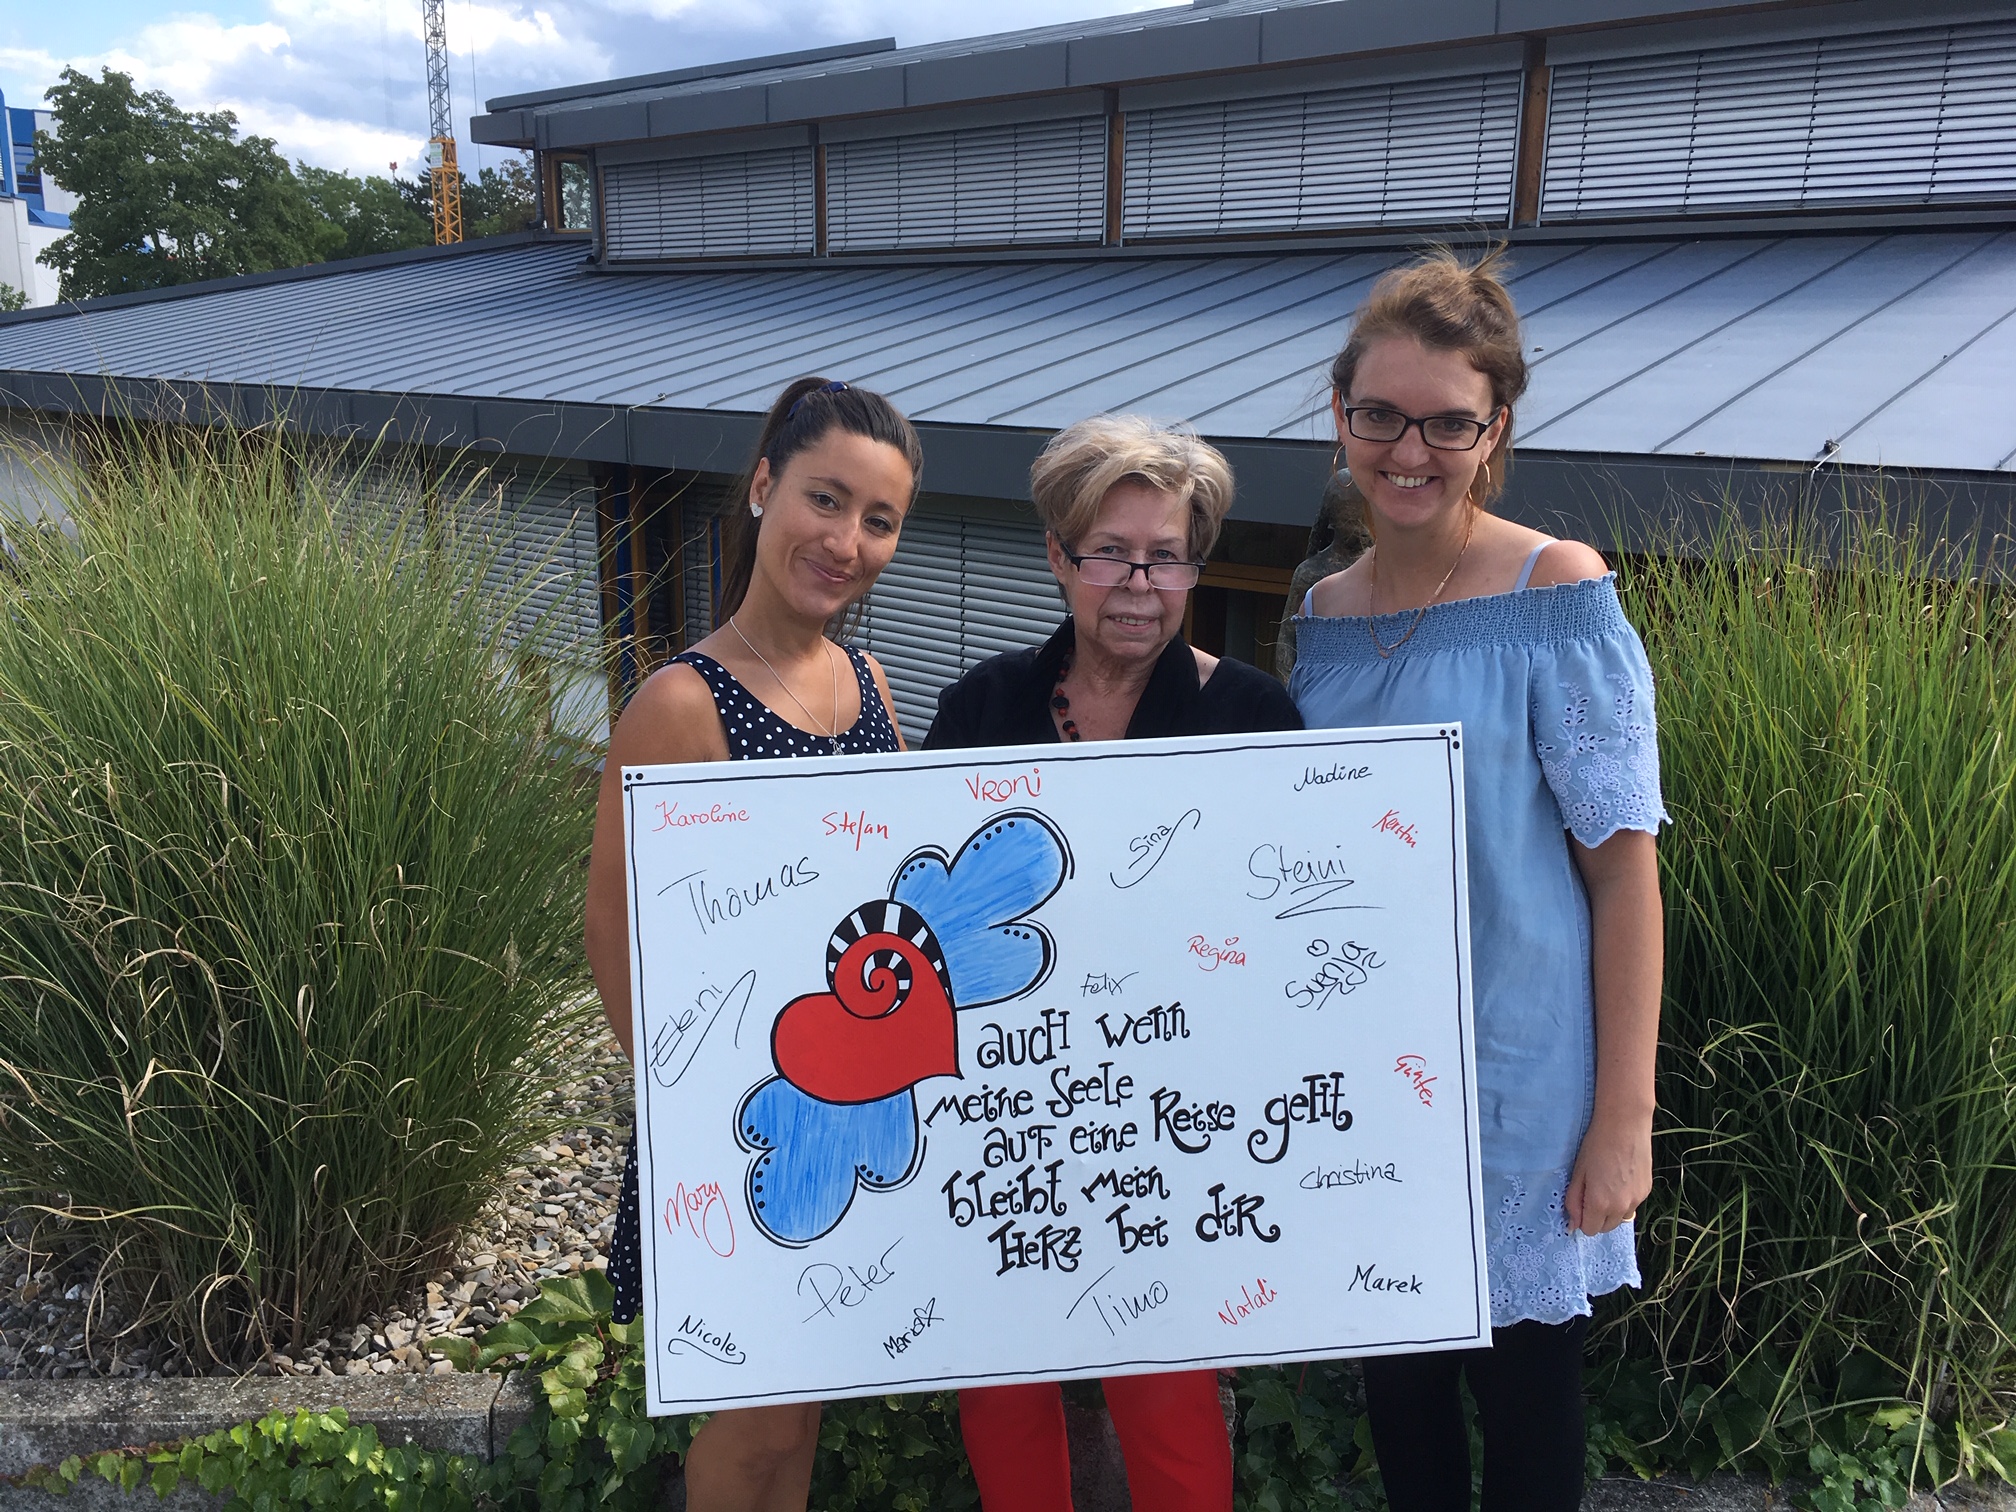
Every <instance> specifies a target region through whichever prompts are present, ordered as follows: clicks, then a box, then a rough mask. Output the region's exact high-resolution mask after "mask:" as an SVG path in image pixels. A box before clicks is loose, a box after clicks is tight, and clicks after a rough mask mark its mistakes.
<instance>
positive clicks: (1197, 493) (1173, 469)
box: [1029, 415, 1232, 560]
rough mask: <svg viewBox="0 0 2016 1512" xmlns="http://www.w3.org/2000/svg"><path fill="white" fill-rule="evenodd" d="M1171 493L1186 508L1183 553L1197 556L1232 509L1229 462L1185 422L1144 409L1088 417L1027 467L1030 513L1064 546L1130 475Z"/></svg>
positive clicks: (1087, 525)
mask: <svg viewBox="0 0 2016 1512" xmlns="http://www.w3.org/2000/svg"><path fill="white" fill-rule="evenodd" d="M1130 479H1131V480H1133V481H1136V482H1140V483H1145V484H1147V485H1148V486H1149V487H1150V488H1159V489H1161V490H1162V491H1163V492H1165V493H1172V494H1174V495H1176V497H1177V498H1178V499H1180V500H1182V501H1183V502H1184V503H1185V504H1187V505H1189V507H1190V530H1189V540H1190V554H1191V555H1192V556H1193V557H1196V558H1198V559H1199V560H1202V559H1203V558H1204V557H1206V556H1208V555H1210V552H1211V548H1212V546H1213V545H1215V544H1216V543H1217V540H1218V531H1219V528H1220V527H1221V526H1223V525H1224V523H1225V516H1226V515H1227V514H1228V513H1230V512H1231V509H1232V465H1231V464H1230V463H1229V462H1227V461H1226V460H1225V458H1224V455H1223V454H1222V453H1221V452H1219V450H1218V449H1217V448H1216V447H1215V446H1210V445H1207V444H1206V443H1204V442H1202V441H1200V440H1198V439H1197V434H1196V432H1195V431H1193V430H1191V429H1190V428H1189V427H1188V426H1187V425H1161V424H1158V423H1157V422H1155V421H1153V420H1150V419H1148V418H1147V417H1146V416H1143V415H1093V416H1092V417H1091V418H1090V419H1086V420H1080V421H1079V422H1078V423H1077V424H1076V425H1067V426H1066V427H1065V428H1064V429H1063V430H1061V431H1059V432H1057V434H1056V435H1054V436H1052V437H1051V438H1050V444H1049V445H1048V446H1046V447H1044V448H1043V453H1042V455H1041V456H1039V457H1037V459H1036V461H1035V464H1034V465H1033V466H1031V467H1030V469H1029V495H1030V497H1031V498H1032V499H1033V500H1035V503H1036V514H1037V517H1038V518H1039V519H1041V520H1042V522H1043V527H1044V529H1046V530H1048V531H1049V532H1050V533H1051V534H1052V535H1054V536H1055V537H1057V539H1058V540H1060V541H1062V542H1064V543H1065V545H1067V546H1069V545H1071V544H1073V543H1075V542H1076V541H1077V540H1078V539H1079V537H1081V536H1082V535H1084V533H1085V532H1086V531H1088V530H1090V529H1091V528H1092V522H1093V521H1094V520H1096V519H1097V518H1098V516H1099V506H1100V505H1101V504H1103V503H1105V501H1106V495H1107V494H1109V493H1111V492H1112V491H1113V488H1114V486H1115V485H1116V484H1119V483H1125V482H1127V481H1129V480H1130Z"/></svg>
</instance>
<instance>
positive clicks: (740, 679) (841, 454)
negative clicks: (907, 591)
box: [587, 378, 924, 1512]
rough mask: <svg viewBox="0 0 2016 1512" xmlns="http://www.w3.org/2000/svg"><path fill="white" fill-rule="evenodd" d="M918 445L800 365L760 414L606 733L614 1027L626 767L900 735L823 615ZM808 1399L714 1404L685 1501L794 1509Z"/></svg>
mask: <svg viewBox="0 0 2016 1512" xmlns="http://www.w3.org/2000/svg"><path fill="white" fill-rule="evenodd" d="M923 465H924V457H923V450H922V448H921V447H920V446H919V445H918V441H917V433H916V432H915V431H914V430H912V429H911V427H910V422H909V421H908V420H906V419H904V418H903V416H902V415H901V414H899V413H897V411H896V408H895V406H893V405H892V404H890V403H889V401H888V400H886V399H884V398H883V397H882V396H881V395H879V394H871V393H869V392H868V391H867V390H865V389H857V388H850V387H849V386H848V385H846V384H845V383H831V382H828V381H827V380H825V379H823V378H801V379H799V380H798V381H797V382H796V383H793V384H792V385H791V386H790V387H789V388H787V389H785V390H784V392H783V393H782V394H780V395H779V396H778V398H777V402H776V403H775V404H774V405H772V406H771V408H770V413H769V415H768V416H767V417H766V418H765V420H764V422H763V431H762V436H761V438H760V440H759V441H758V443H757V447H756V456H755V459H754V461H753V462H752V463H751V465H750V470H749V472H748V474H747V475H746V476H745V477H744V478H743V479H742V480H741V481H740V482H739V483H738V484H737V486H736V487H735V488H734V489H733V490H731V491H730V493H729V495H728V501H727V505H726V509H725V519H724V521H723V528H722V532H721V539H722V563H721V596H720V601H719V603H718V604H717V606H716V621H717V623H716V628H715V631H714V633H713V634H712V635H710V636H708V637H707V638H706V639H705V640H703V641H701V642H700V643H699V644H698V645H697V646H694V647H693V648H692V649H691V650H689V651H687V652H685V653H683V654H682V655H680V656H677V657H675V658H673V660H672V661H671V662H669V663H668V664H667V665H666V666H664V667H662V668H660V669H659V670H658V671H657V672H655V673H653V674H652V675H651V676H650V677H649V678H647V679H646V680H645V682H644V684H643V686H641V687H640V688H638V690H637V692H636V694H635V696H633V697H632V698H631V700H630V703H629V705H628V706H627V707H626V708H625V709H624V710H623V714H622V717H621V718H620V719H619V720H618V721H617V724H616V728H615V730H614V731H613V732H612V733H611V735H610V740H609V756H608V760H607V762H606V764H605V765H604V767H603V770H602V787H601V793H600V796H599V799H598V801H597V806H596V811H595V846H594V851H593V854H592V856H591V858H590V861H589V865H588V915H587V948H588V961H589V965H590V966H591V967H592V968H593V970H594V973H595V986H596V990H597V991H598V992H599V993H600V994H601V997H602V1010H603V1012H604V1013H605V1014H606V1015H607V1016H608V1019H609V1027H610V1029H611V1030H612V1031H613V1032H614V1033H615V1035H616V1038H617V1040H618V1042H619V1043H620V1044H621V1045H622V1046H623V1053H624V1054H625V1055H631V1056H633V1057H634V1054H635V1047H634V1046H633V1045H632V1044H631V1043H630V952H629V946H628V944H627V942H626V939H625V927H626V919H627V907H626V904H625V900H624V889H623V873H624V858H623V828H622V815H623V793H622V774H623V768H624V767H626V766H650V765H657V764H660V763H666V762H678V761H741V760H749V759H752V758H756V757H779V756H824V755H828V754H839V753H849V754H855V753H861V752H868V751H897V750H901V749H902V748H903V740H902V735H901V733H900V732H899V730H898V729H897V725H896V716H895V713H894V711H893V709H892V707H891V701H890V697H889V684H888V679H887V678H885V677H884V676H883V674H882V669H881V667H879V666H878V665H876V663H875V659H874V658H873V657H871V656H868V655H867V654H865V653H864V652H861V651H858V650H856V649H855V648H853V647H852V646H840V645H836V644H835V643H834V642H833V641H832V640H831V639H829V638H828V635H827V628H828V627H829V626H830V625H832V624H833V623H834V622H835V620H836V619H838V618H839V617H840V616H841V615H842V614H843V613H844V612H845V611H846V610H848V609H849V608H851V607H852V606H853V605H855V604H857V603H858V602H860V600H861V599H862V598H863V597H865V596H866V594H867V593H868V590H869V589H871V588H873V587H874V586H875V579H876V578H877V576H879V575H880V573H881V571H882V569H883V568H884V567H886V566H888V565H889V558H890V557H891V556H892V555H894V554H895V551H896V541H897V538H898V536H899V535H900V534H901V533H902V529H903V520H904V517H905V516H906V515H907V514H908V513H909V510H910V505H911V503H912V502H913V501H914V500H915V499H916V497H917V487H918V482H919V480H920V478H921V476H922V473H923ZM632 1156H633V1160H632V1164H631V1165H630V1166H629V1167H628V1168H626V1170H625V1171H624V1176H623V1188H622V1195H621V1197H620V1198H619V1199H618V1207H617V1215H616V1235H615V1239H614V1242H613V1243H612V1245H611V1247H610V1255H609V1279H610V1281H611V1282H612V1283H613V1285H614V1286H615V1288H616V1318H617V1320H618V1321H619V1322H627V1321H628V1320H630V1319H631V1318H634V1317H635V1316H636V1315H637V1312H638V1310H639V1303H640V1295H641V1281H642V1278H641V1276H640V1275H639V1237H640V1236H639V1233H638V1211H637V1176H636V1170H635V1165H634V1156H635V1140H634V1138H633V1140H632ZM818 1440H819V1404H818V1403H816V1402H810V1403H801V1404H794V1405H791V1406H782V1407H744V1408H738V1409H735V1410H732V1411H726V1412H717V1413H715V1414H714V1415H713V1416H712V1417H710V1418H709V1419H708V1420H707V1423H706V1425H705V1426H704V1427H702V1428H701V1430H700V1432H699V1433H698V1434H697V1435H696V1436H695V1437H694V1440H693V1446H692V1449H691V1450H690V1451H689V1452H688V1454H687V1456H686V1505H687V1506H688V1507H690V1508H692V1509H693V1512H803V1509H804V1507H805V1499H806V1496H807V1494H808V1491H809V1488H810V1485H811V1479H812V1457H813V1453H814V1451H815V1450H816V1449H817V1447H818Z"/></svg>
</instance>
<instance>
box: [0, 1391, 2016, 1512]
mask: <svg viewBox="0 0 2016 1512" xmlns="http://www.w3.org/2000/svg"><path fill="white" fill-rule="evenodd" d="M538 1394H539V1388H538V1386H537V1385H536V1384H535V1383H534V1382H533V1381H532V1380H530V1379H529V1378H528V1377H525V1376H513V1377H511V1378H510V1379H509V1380H508V1381H506V1380H503V1379H501V1378H500V1377H497V1376H491V1375H439V1376H437V1375H404V1374H401V1375H390V1376H339V1377H333V1378H332V1377H327V1376H244V1377H238V1378H235V1379H230V1380H174V1381H88V1380H87V1381H0V1476H10V1475H19V1474H21V1473H22V1472H23V1471H25V1470H28V1469H30V1468H32V1467H33V1466H36V1465H54V1464H57V1463H59V1462H60V1461H62V1460H64V1459H66V1458H68V1457H69V1456H70V1455H73V1454H91V1453H96V1452H98V1451H101V1450H105V1449H117V1448H122V1447H126V1446H137V1445H144V1444H156V1443H163V1442H167V1441H170V1440H174V1439H186V1438H193V1437H195V1436H197V1435H199V1434H204V1433H212V1432H215V1431H216V1430H218V1429H220V1428H230V1427H234V1426H236V1425H237V1424H239V1423H244V1422H250V1421H252V1420H254V1419H257V1418H260V1417H264V1416H265V1415H266V1414H267V1413H269V1412H276V1411H282V1412H293V1411H296V1410H299V1409H306V1410H308V1411H311V1412H326V1411H328V1410H329V1409H330V1408H332V1407H341V1408H342V1409H343V1410H344V1411H345V1412H347V1413H348V1414H349V1415H350V1421H351V1422H353V1423H369V1424H371V1425H372V1426H373V1427H375V1428H376V1429H377V1430H378V1436H379V1437H380V1438H381V1439H383V1440H384V1441H385V1442H386V1443H388V1444H418V1445H420V1446H421V1447H422V1448H424V1449H431V1450H434V1451H436V1452H437V1453H446V1454H461V1455H467V1456H470V1457H472V1458H478V1459H490V1458H493V1457H494V1456H495V1455H496V1453H497V1451H498V1450H499V1449H501V1448H502V1447H503V1446H504V1444H505V1442H506V1441H507V1440H508V1439H509V1438H510V1437H511V1434H512V1433H513V1432H514V1431H515V1430H516V1429H517V1428H518V1427H519V1426H520V1425H521V1424H523V1423H525V1422H526V1421H527V1420H528V1419H529V1418H530V1416H531V1414H532V1410H533V1408H534V1406H535V1405H536V1404H537V1401H538ZM1065 1418H1066V1423H1067V1425H1068V1427H1069V1430H1070V1434H1071V1459H1072V1482H1073V1485H1072V1490H1073V1493H1074V1501H1075V1502H1076V1504H1077V1506H1078V1507H1079V1509H1080V1512H1126V1509H1127V1507H1128V1505H1129V1501H1128V1496H1127V1471H1126V1466H1125V1464H1124V1463H1123V1462H1122V1460H1121V1456H1120V1445H1119V1440H1118V1438H1117V1437H1116V1436H1115V1434H1114V1432H1113V1426H1112V1422H1111V1420H1110V1419H1109V1418H1108V1417H1107V1415H1106V1414H1105V1413H1104V1412H1103V1411H1094V1410H1090V1409H1085V1408H1077V1407H1070V1408H1067V1410H1066V1413H1065ZM140 1494H144V1495H145V1497H146V1500H145V1502H144V1503H136V1502H134V1501H133V1500H131V1499H129V1498H128V1497H127V1496H125V1495H124V1494H123V1493H122V1492H120V1491H119V1490H118V1489H117V1488H115V1487H113V1486H110V1485H107V1484H106V1483H105V1482H103V1481H101V1480H98V1479H97V1478H96V1477H92V1478H89V1479H87V1480H83V1481H80V1482H79V1483H78V1485H77V1487H76V1489H74V1490H73V1491H72V1492H71V1493H70V1494H69V1495H68V1496H67V1497H55V1496H52V1495H50V1494H49V1493H48V1492H45V1491H29V1490H22V1489H18V1488H15V1487H11V1486H0V1512H30V1509H34V1512H59V1509H66V1512H84V1509H94V1512H95V1509H98V1508H106V1509H119V1512H134V1509H135V1508H136V1506H141V1505H144V1506H145V1507H149V1508H153V1507H160V1508H162V1509H164V1512H214V1509H215V1508H218V1507H221V1506H222V1505H223V1502H224V1498H219V1497H211V1496H208V1495H206V1494H204V1493H203V1492H201V1491H198V1490H194V1489H192V1488H190V1487H186V1486H185V1487H183V1488H181V1489H180V1490H178V1491H177V1492H176V1493H175V1494H174V1495H173V1496H170V1497H169V1498H168V1499H167V1500H166V1501H156V1500H155V1498H154V1497H153V1495H152V1493H151V1492H146V1493H140ZM659 1505H660V1507H661V1508H663V1509H665V1512H674V1509H677V1508H683V1507H684V1505H685V1496H684V1487H683V1484H682V1482H681V1478H680V1477H679V1476H678V1475H677V1474H676V1472H675V1473H674V1474H673V1475H671V1476H668V1477H667V1482H666V1484H665V1485H664V1486H663V1487H662V1488H661V1491H660V1500H659ZM1790 1505H1791V1498H1790V1496H1789V1495H1788V1494H1787V1492H1786V1490H1785V1489H1784V1488H1780V1489H1777V1490H1774V1489H1772V1488H1771V1487H1770V1486H1768V1485H1766V1484H1765V1483H1764V1482H1763V1481H1761V1480H1757V1479H1754V1478H1751V1477H1748V1476H1736V1475H1717V1476H1714V1477H1712V1478H1710V1479H1709V1480H1707V1481H1705V1482H1699V1483H1696V1482H1689V1481H1649V1482H1648V1481H1637V1480H1631V1479H1628V1478H1620V1477H1605V1478H1604V1479H1603V1480H1600V1481H1597V1482H1596V1483H1594V1484H1593V1485H1591V1486H1590V1488H1589V1491H1588V1494H1587V1496H1585V1497H1584V1499H1583V1503H1582V1506H1583V1512H1777V1509H1781V1508H1787V1507H1789V1506H1790ZM1911 1505H1912V1512H1939V1509H1942V1508H1947V1509H1960V1508H1965V1509H1969V1512H2016V1492H2012V1491H2011V1490H2010V1489H2009V1488H2007V1487H1994V1488H1989V1487H1969V1488H1966V1489H1964V1490H1959V1491H1956V1492H1947V1493H1943V1494H1942V1495H1940V1496H1938V1497H1936V1498H1935V1497H1933V1496H1929V1495H1920V1496H1917V1497H1914V1498H1913V1499H1912V1504H1911Z"/></svg>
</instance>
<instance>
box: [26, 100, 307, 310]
mask: <svg viewBox="0 0 2016 1512" xmlns="http://www.w3.org/2000/svg"><path fill="white" fill-rule="evenodd" d="M49 99H50V102H51V103H52V104H53V105H54V106H55V108H56V113H57V116H58V118H59V119H61V121H62V122H63V134H62V135H61V136H51V135H50V134H49V133H47V132H41V133H38V134H37V135H36V138H35V152H36V155H37V157H38V159H39V160H40V162H41V164H42V167H43V169H44V170H45V171H46V172H47V173H49V174H50V176H51V177H53V178H54V179H55V180H56V182H57V183H59V184H61V185H62V186H63V187H64V188H65V189H68V190H69V191H70V192H71V193H73V194H75V195H76V196H77V207H76V209H74V210H73V211H72V212H71V215H70V231H69V234H68V235H66V236H63V237H60V238H58V239H57V241H56V242H55V243H54V244H53V245H52V246H50V247H49V248H48V250H47V251H45V252H44V253H43V254H42V258H41V261H42V262H43V263H45V264H46V265H47V266H49V267H52V268H54V269H56V270H57V272H59V273H60V274H61V275H62V278H63V297H64V298H65V299H78V298H89V297H91V296H94V295H100V294H118V293H124V292H126V291H128V290H134V289H158V288H163V287H165V286H168V285H171V284H184V283H194V282H196V281H198V280H199V279H205V278H220V277H224V276H227V275H229V274H234V273H258V272H264V271H266V270H267V269H270V268H288V267H294V266H296V265H297V264H300V263H305V262H314V261H316V260H317V259H318V258H320V257H323V256H326V255H328V253H329V251H330V250H332V248H331V242H332V237H331V234H330V223H329V222H328V221H327V220H325V219H324V218H323V217H322V216H320V215H318V214H317V213H316V208H315V205H314V204H313V202H312V201H311V200H310V198H309V195H308V192H307V191H306V189H304V188H303V186H302V184H301V181H300V180H299V179H297V178H296V177H295V175H294V172H293V170H292V169H291V168H289V167H288V165H287V160H286V159H285V158H283V157H281V156H280V154H279V153H278V152H277V151H276V150H275V149H274V145H273V142H272V141H271V139H269V138H267V137H261V136H248V137H243V138H241V137H240V136H239V135H238V120H237V117H236V116H234V115H233V114H232V113H231V112H230V111H228V110H220V111H197V112H190V111H185V110H183V109H181V108H180V107H179V106H177V105H176V103H175V102H174V101H173V100H172V99H170V98H169V97H168V96H167V95H166V94H164V93H162V92H161V91H159V90H148V91H146V92H145V93H142V92H140V91H138V90H136V89H135V88H134V87H133V80H132V78H131V76H130V75H127V74H122V73H118V72H115V71H114V70H112V69H110V68H107V69H105V70H104V71H103V74H102V75H101V77H99V78H97V79H93V78H91V77H90V76H89V75H87V74H83V73H80V72H79V71H78V70H76V69H74V68H66V69H64V70H63V82H62V83H60V84H58V85H57V86H56V87H55V88H54V89H52V90H50V91H49ZM335 240H336V241H337V243H338V245H340V238H336V239H335Z"/></svg>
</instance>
